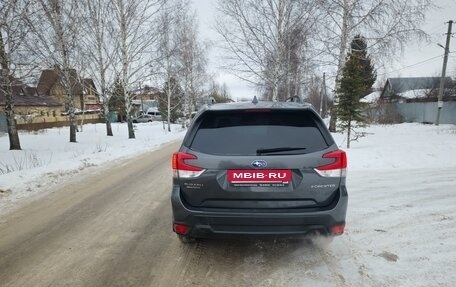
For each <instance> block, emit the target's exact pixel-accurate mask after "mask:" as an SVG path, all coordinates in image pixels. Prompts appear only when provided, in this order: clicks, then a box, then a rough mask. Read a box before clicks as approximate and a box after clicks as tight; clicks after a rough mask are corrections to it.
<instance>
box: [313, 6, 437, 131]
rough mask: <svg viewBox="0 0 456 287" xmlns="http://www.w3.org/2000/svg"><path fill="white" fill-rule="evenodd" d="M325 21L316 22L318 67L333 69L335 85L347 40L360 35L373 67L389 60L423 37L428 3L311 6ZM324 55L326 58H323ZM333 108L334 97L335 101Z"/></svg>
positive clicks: (345, 50) (428, 7)
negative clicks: (365, 44) (317, 23)
mask: <svg viewBox="0 0 456 287" xmlns="http://www.w3.org/2000/svg"><path fill="white" fill-rule="evenodd" d="M315 5H318V6H319V9H321V11H324V13H325V17H322V18H320V19H321V23H320V25H319V27H322V30H321V31H320V33H318V35H320V37H321V38H320V41H321V43H322V47H323V51H322V57H321V59H323V60H322V61H321V64H322V65H330V66H333V67H334V66H335V68H336V76H335V83H337V82H338V80H339V78H340V75H341V73H342V69H343V67H344V65H345V59H346V55H347V52H348V49H349V44H350V39H352V38H353V37H354V36H355V35H357V34H361V35H363V36H364V37H365V38H366V40H367V43H368V50H369V52H370V54H371V55H372V57H373V60H374V61H375V62H376V64H377V65H378V64H380V63H382V62H385V61H389V60H391V59H393V57H392V56H394V55H397V54H398V53H399V52H401V51H402V50H403V48H404V46H405V44H406V43H407V42H408V41H409V40H412V39H416V38H418V39H422V38H425V37H426V36H427V35H426V33H424V31H423V30H421V28H420V26H421V24H422V23H423V22H424V19H425V13H426V11H427V10H429V9H430V8H432V7H433V6H432V1H431V0H371V1H364V0H322V1H317V2H315ZM323 55H326V57H323ZM335 104H337V95H336V97H335ZM335 123H336V116H335V114H334V113H332V116H331V125H330V130H331V131H335V127H336V126H335Z"/></svg>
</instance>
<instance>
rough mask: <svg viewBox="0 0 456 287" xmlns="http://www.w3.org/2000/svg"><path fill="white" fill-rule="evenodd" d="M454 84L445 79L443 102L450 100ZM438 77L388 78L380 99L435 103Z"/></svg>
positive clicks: (449, 79) (438, 84) (447, 78)
mask: <svg viewBox="0 0 456 287" xmlns="http://www.w3.org/2000/svg"><path fill="white" fill-rule="evenodd" d="M454 86H455V83H454V82H453V81H452V79H451V78H450V77H446V78H445V86H444V87H445V93H444V97H445V99H444V100H451V99H452V98H450V97H451V96H452V95H454V88H455V87H454ZM439 87H440V77H409V78H388V79H387V80H386V83H385V86H384V87H383V90H382V93H381V95H380V99H381V100H382V101H384V102H402V103H404V102H432V101H437V94H438V90H439Z"/></svg>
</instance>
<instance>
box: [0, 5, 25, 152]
mask: <svg viewBox="0 0 456 287" xmlns="http://www.w3.org/2000/svg"><path fill="white" fill-rule="evenodd" d="M28 5H29V3H28V1H23V0H4V1H2V2H0V94H2V95H3V96H4V98H5V114H6V123H7V127H8V137H9V143H10V147H9V149H10V150H20V149H21V144H20V140H19V135H18V132H17V127H16V120H15V113H14V97H13V85H14V84H15V85H17V84H19V83H13V82H14V81H16V79H15V77H16V76H17V75H16V74H15V71H16V69H17V68H18V67H19V66H20V65H21V63H20V62H19V61H20V58H21V54H22V51H23V48H24V41H25V37H26V36H27V32H28V29H27V27H26V25H25V18H26V17H28V12H27V8H28Z"/></svg>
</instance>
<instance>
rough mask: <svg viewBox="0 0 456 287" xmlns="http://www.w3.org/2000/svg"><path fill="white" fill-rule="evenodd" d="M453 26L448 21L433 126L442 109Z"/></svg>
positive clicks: (438, 121)
mask: <svg viewBox="0 0 456 287" xmlns="http://www.w3.org/2000/svg"><path fill="white" fill-rule="evenodd" d="M452 25H453V21H452V20H450V21H449V22H448V33H447V39H446V44H445V56H444V57H443V67H442V77H441V78H440V88H439V96H438V99H437V119H436V121H435V125H436V126H438V125H439V123H440V112H441V110H442V108H443V90H444V88H445V73H446V67H447V62H448V54H449V53H450V38H451V26H452Z"/></svg>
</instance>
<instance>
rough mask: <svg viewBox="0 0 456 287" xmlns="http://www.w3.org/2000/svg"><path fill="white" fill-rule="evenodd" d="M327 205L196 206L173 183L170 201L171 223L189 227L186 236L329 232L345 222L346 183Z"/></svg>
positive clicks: (289, 234)
mask: <svg viewBox="0 0 456 287" xmlns="http://www.w3.org/2000/svg"><path fill="white" fill-rule="evenodd" d="M334 201H335V202H333V203H332V204H330V206H329V207H326V208H322V209H315V208H313V209H309V210H305V209H281V210H258V209H257V210H250V209H246V210H244V209H238V210H231V209H230V210H227V209H218V208H217V209H215V208H211V209H208V208H206V209H199V208H193V207H190V206H188V205H186V204H185V203H184V202H183V200H182V198H181V195H180V190H179V187H178V186H177V187H176V186H174V187H173V191H172V195H171V203H172V209H173V219H174V223H177V224H182V225H186V226H188V227H189V229H188V231H187V232H186V233H185V235H186V236H189V237H206V238H209V237H232V236H234V237H239V236H249V237H250V236H294V235H305V234H307V233H309V232H312V231H318V232H321V233H324V234H331V232H330V230H331V227H333V226H335V225H339V224H345V216H346V212H347V204H348V194H347V190H346V188H345V186H343V187H341V188H340V190H339V196H337V197H336V198H335V199H334Z"/></svg>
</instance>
